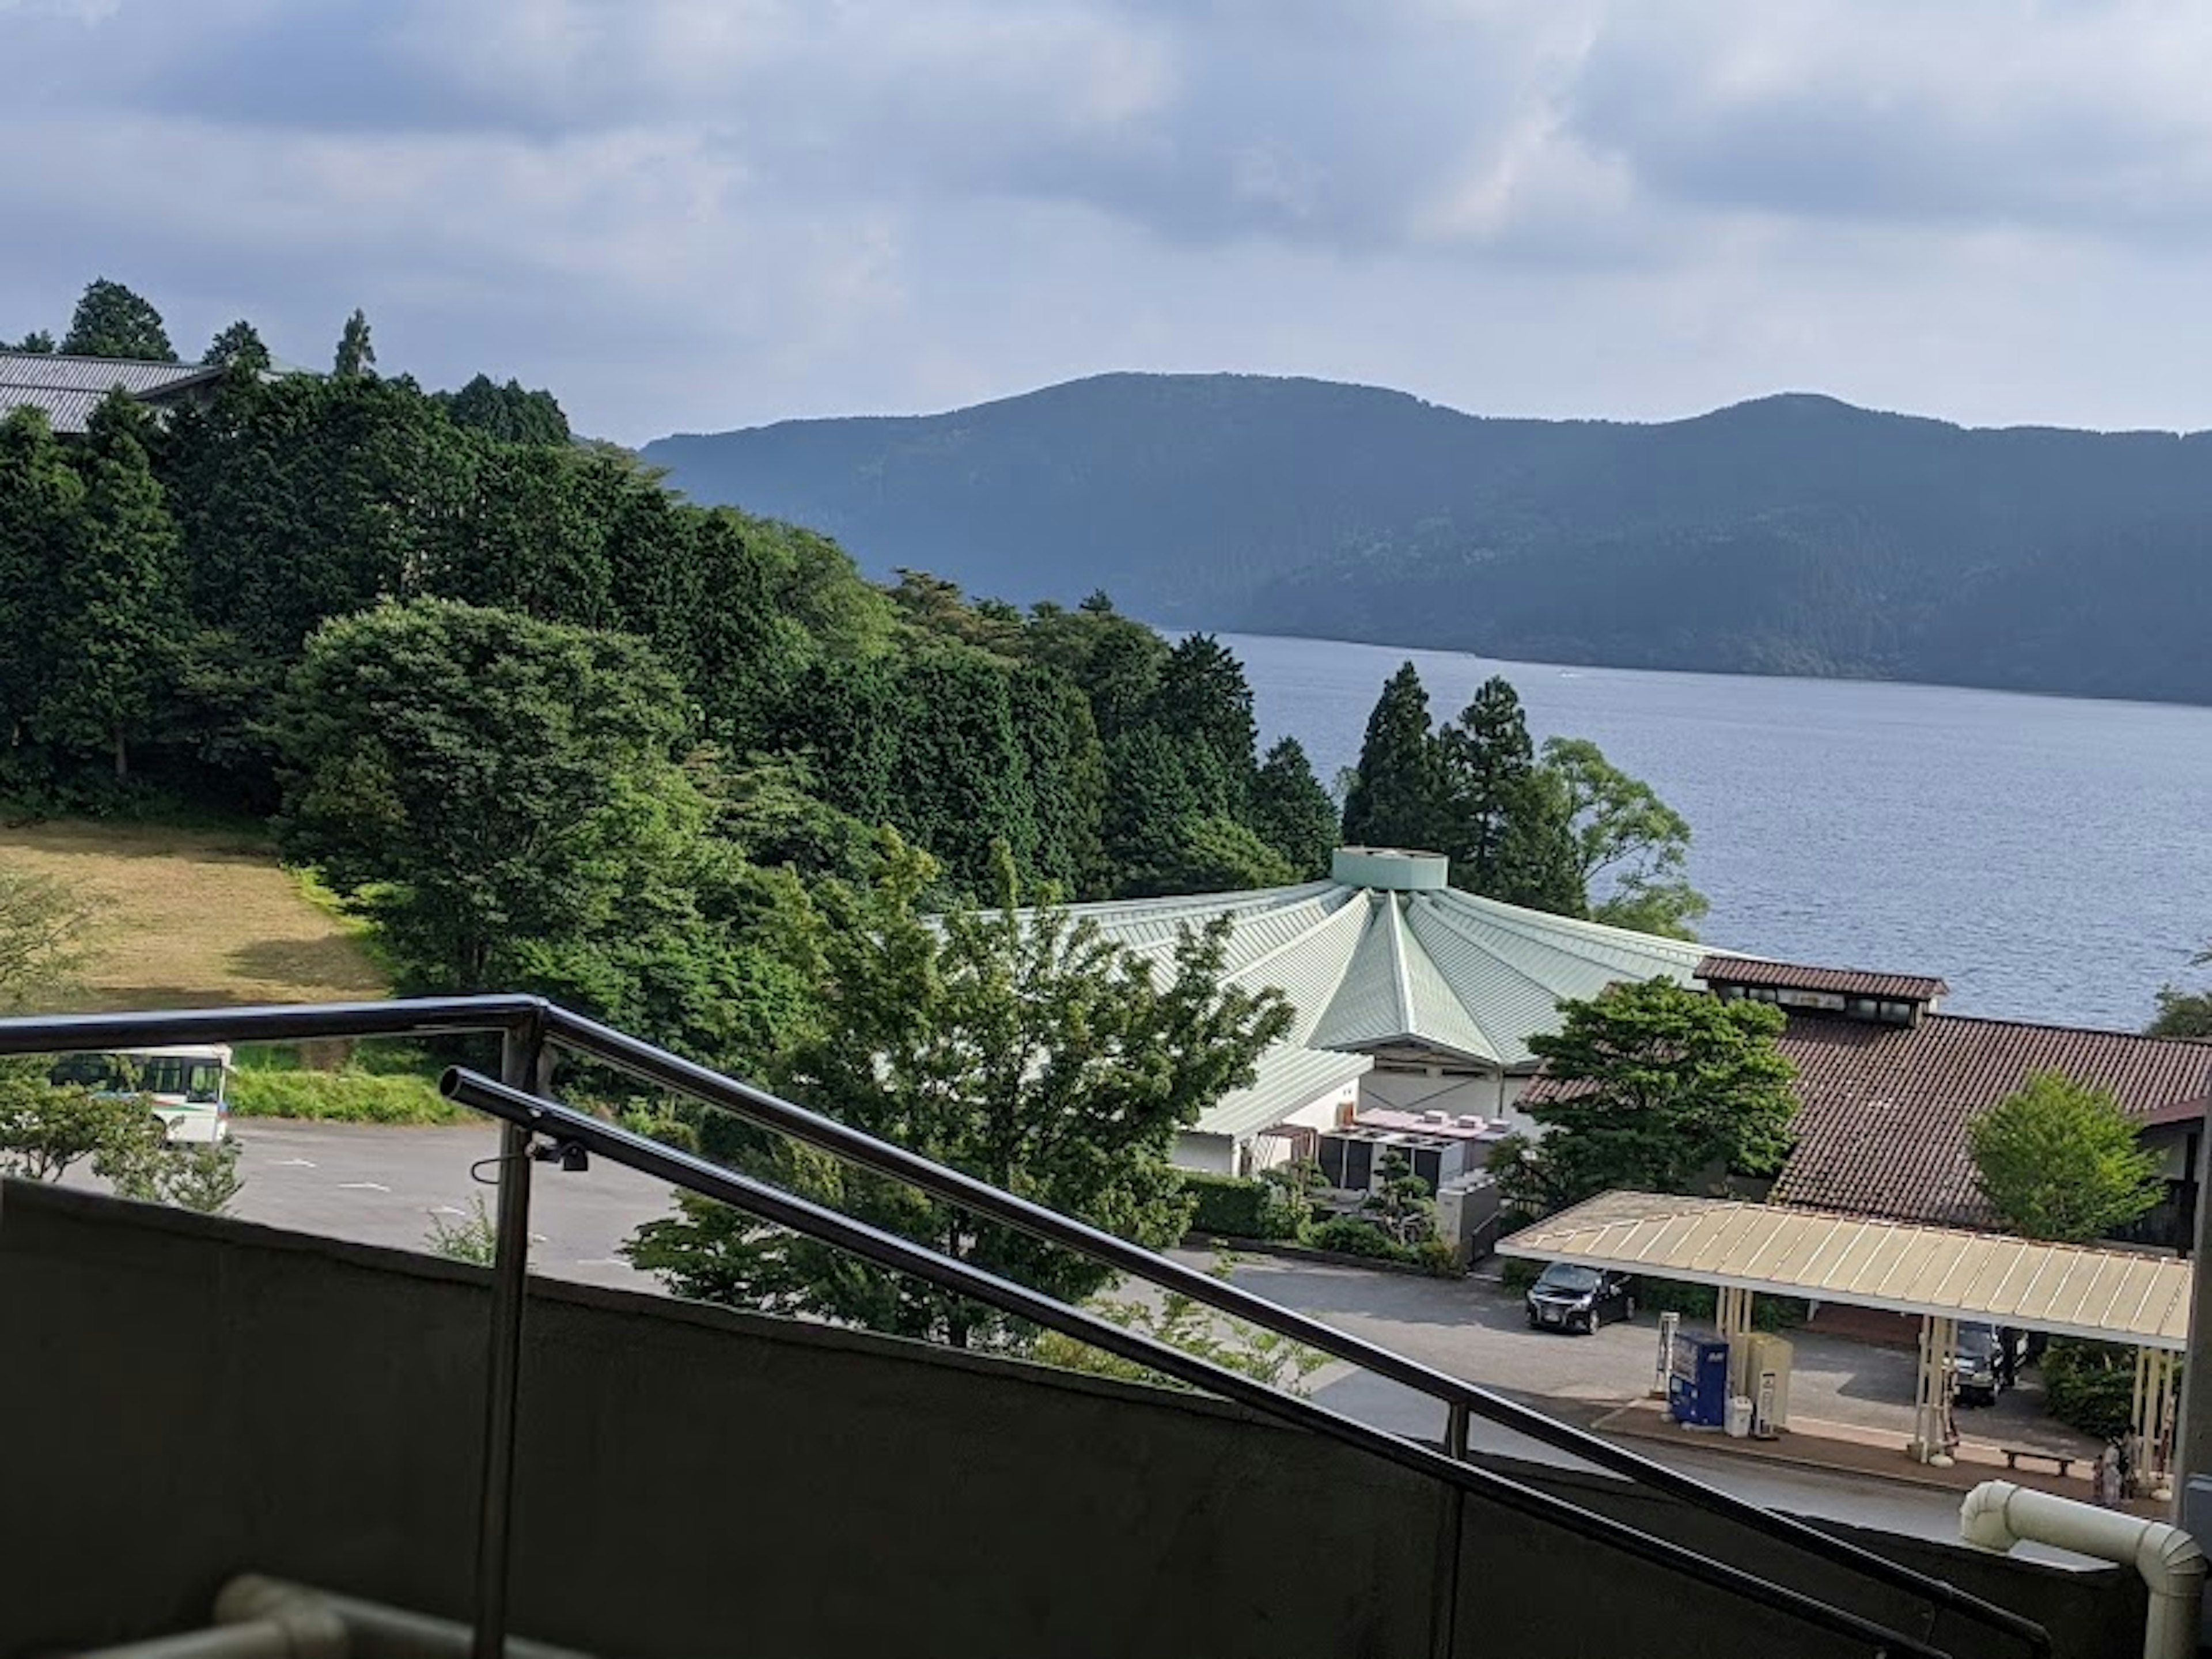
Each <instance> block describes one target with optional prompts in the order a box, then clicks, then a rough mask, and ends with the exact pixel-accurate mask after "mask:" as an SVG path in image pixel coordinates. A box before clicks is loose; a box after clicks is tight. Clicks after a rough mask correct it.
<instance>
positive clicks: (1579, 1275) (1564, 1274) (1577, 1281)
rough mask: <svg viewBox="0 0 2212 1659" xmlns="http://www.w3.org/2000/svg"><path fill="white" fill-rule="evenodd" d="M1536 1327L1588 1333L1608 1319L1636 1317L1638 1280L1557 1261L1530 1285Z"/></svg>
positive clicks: (1531, 1322) (1530, 1315)
mask: <svg viewBox="0 0 2212 1659" xmlns="http://www.w3.org/2000/svg"><path fill="white" fill-rule="evenodd" d="M1635 1317H1636V1281H1635V1280H1634V1279H1631V1278H1629V1277H1628V1275H1627V1274H1626V1273H1601V1272H1600V1271H1599V1270H1598V1269H1596V1268H1595V1267H1574V1266H1572V1265H1571V1264H1570V1263H1567V1262H1565V1261H1554V1262H1553V1263H1552V1264H1551V1265H1550V1266H1549V1267H1546V1268H1545V1269H1544V1271H1543V1272H1542V1273H1541V1274H1540V1275H1538V1277H1537V1279H1536V1282H1535V1283H1534V1285H1530V1286H1529V1287H1528V1326H1529V1328H1530V1329H1532V1330H1540V1329H1541V1330H1558V1331H1580V1332H1582V1333H1583V1335H1585V1336H1587V1335H1589V1334H1590V1333H1591V1332H1593V1331H1595V1330H1596V1329H1597V1328H1598V1327H1599V1326H1601V1325H1602V1324H1603V1323H1605V1322H1606V1321H1607V1320H1608V1319H1633V1318H1635Z"/></svg>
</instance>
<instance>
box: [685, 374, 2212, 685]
mask: <svg viewBox="0 0 2212 1659" xmlns="http://www.w3.org/2000/svg"><path fill="white" fill-rule="evenodd" d="M644 454H645V457H646V459H647V460H648V461H651V462H653V464H655V465H659V466H663V467H665V468H666V469H668V471H669V473H670V475H671V482H672V483H675V484H676V485H677V486H678V487H679V488H681V489H684V490H685V491H687V492H688V493H689V494H690V495H692V496H693V497H694V498H696V499H698V500H701V501H717V502H732V503H737V504H740V505H742V506H744V507H746V508H747V509H748V510H750V511H752V512H755V513H765V514H769V515H771V516H774V517H778V518H787V519H793V520H798V521H799V522H801V523H804V524H806V525H810V526H814V527H816V528H818V529H821V530H823V531H826V532H829V533H830V534H833V535H835V536H836V537H837V538H839V539H840V540H841V541H842V542H843V543H844V544H845V545H846V546H847V548H848V550H851V552H852V553H853V554H854V556H855V557H856V558H858V559H859V560H860V562H861V564H862V566H863V567H864V568H866V569H868V570H870V571H871V572H872V573H875V574H888V573H889V572H890V571H891V570H893V569H895V568H918V569H925V570H927V571H930V572H932V573H933V574H936V575H939V576H942V577H945V578H948V579H950V580H953V581H957V582H958V583H959V584H960V585H961V586H963V587H964V588H966V589H968V590H969V592H972V593H975V594H977V595H979V596H983V597H991V598H998V599H1007V600H1011V601H1013V602H1015V603H1018V604H1028V603H1031V602H1034V601H1036V600H1040V599H1053V600H1057V601H1060V602H1061V603H1073V601H1075V600H1077V599H1081V598H1082V597H1084V596H1085V594H1087V593H1089V592H1092V591H1093V590H1096V589H1101V588H1103V589H1104V590H1106V591H1107V592H1109V593H1110V594H1111V595H1112V596H1113V598H1114V599H1115V601H1116V602H1117V603H1118V604H1119V605H1121V608H1122V609H1123V610H1125V611H1129V612H1131V613H1133V614H1134V615H1136V616H1139V617H1144V618H1146V620H1148V621H1151V622H1154V623H1158V624H1160V625H1162V626H1164V627H1170V628H1206V629H1225V630H1235V631H1243V632H1253V633H1273V634H1290V635H1308V636H1312V637H1318V638H1328V639H1340V640H1360V641H1376V642H1386V643H1390V644H1396V645H1406V646H1425V647H1438V648H1444V649H1455V650H1467V651H1474V652H1478V653H1481V654H1483V655H1486V656H1492V657H1502V658H1508V659H1530V660H1537V661H1555V662H1574V663H1597V664H1607V665H1614V666H1623V667H1638V668H1678V669H1695V670H1707V671H1726V672H1742V673H1784V674H1816V675H1841V676H1850V677H1855V678H1875V679H1912V680H1923V681H1932V682H1939V683H1948V684H1968V685H1984V686H1994V687H2003V688H2008V689H2015V690H2037V691H2049V692H2060V693H2066V694H2071V695H2081V696H2126V697H2142V698H2151V699H2160V700H2169V701H2179V702H2212V653H2208V652H2207V651H2206V650H2205V649H2204V648H2203V636H2204V635H2205V632H2206V630H2207V627H2208V624H2212V562H2209V561H2208V556H2212V434H2204V433H2194V434H2188V435H2175V434H2172V433H2157V432H2129V433H2100V432H2083V431H2071V430H2065V429H2059V428H2030V427H2018V428H1965V427H1960V426H1954V425H1952V424H1950V423H1948V422H1942V421H1936V420H1929V419H1925V418H1921V417H1917V416H1905V415H1896V414H1886V413H1881V412H1877V411H1874V410H1864V409H1858V408H1855V407H1853V406H1851V405H1850V404H1844V403H1840V402H1838V401H1837V400H1835V399H1833V398H1826V397H1819V396H1811V395H1805V394H1788V395H1783V396H1778V397H1771V398H1759V399H1757V400H1755V401H1753V402H1750V403H1745V404H1736V405H1734V406H1732V407H1730V408H1727V409H1723V410H1716V411H1715V412H1713V413H1711V414H1709V415H1702V416H1697V417H1695V418H1693V419H1689V420H1682V421H1673V422H1658V423H1652V424H1636V423H1630V422H1607V421H1537V420H1518V419H1496V418H1489V417H1485V416H1474V415H1467V414H1462V413H1461V412H1460V411H1458V410H1452V409H1447V408H1444V407H1442V406H1440V405H1438V404H1430V403H1425V402H1423V401H1421V400H1420V399H1419V398H1413V397H1409V396H1407V395H1406V394H1404V393H1402V392H1389V391H1384V390H1380V389H1377V388H1374V387H1370V386H1349V385H1343V384H1339V383H1335V382H1330V381H1323V380H1286V379H1273V378H1267V377H1261V376H1255V375H1241V374H1204V375H1188V374H1170V375H1162V374H1106V375H1100V376H1097V377H1095V378H1092V379H1088V380H1076V381H1071V382H1069V383H1067V384H1066V385H1061V386H1050V387H1047V388H1045V389H1044V390H1042V391H1038V392H1030V393H1028V394H1026V395H1024V396H1021V397H1015V398H1005V399H1001V400H999V401H996V402H993V403H987V404H977V405H975V406H974V407H972V408H969V409H962V410H954V411H952V412H951V413H948V414H942V415H928V416H878V417H864V418H855V419H837V420H808V421H791V422H781V423H779V424H776V425H772V426H765V427H758V428H750V429H747V430H744V431H736V432H726V433H718V434H711V435H678V436H673V437H668V438H663V439H659V440H658V441H655V442H653V443H652V444H650V445H648V446H647V447H646V449H645V451H644Z"/></svg>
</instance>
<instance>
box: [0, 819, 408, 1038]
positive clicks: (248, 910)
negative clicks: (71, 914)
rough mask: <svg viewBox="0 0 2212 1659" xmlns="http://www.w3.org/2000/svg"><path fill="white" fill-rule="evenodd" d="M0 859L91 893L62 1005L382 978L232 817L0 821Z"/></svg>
mask: <svg viewBox="0 0 2212 1659" xmlns="http://www.w3.org/2000/svg"><path fill="white" fill-rule="evenodd" d="M0 862H4V863H6V864H9V865H12V866H15V867H17V868H20V869H24V870H29V871H33V872H37V873H38V874H40V875H48V876H56V877H58V878H61V879H62V880H64V881H67V882H70V883H71V884H75V885H76V886H78V887H80V888H82V889H83V890H85V891H86V892H87V893H88V895H90V896H92V897H93V898H94V900H95V901H96V902H98V904H99V906H100V911H101V918H100V922H99V924H98V926H97V927H96V929H95V931H94V935H93V937H92V939H91V940H90V946H91V949H90V959H89V960H88V963H86V965H85V968H84V970H83V972H82V974H81V975H79V983H78V985H77V987H76V990H75V992H74V993H73V994H71V995H70V996H69V997H68V998H67V999H66V1000H64V1001H62V1002H60V1003H58V1004H57V1006H64V1007H70V1008H92V1009H99V1008H160V1007H177V1006H200V1007H205V1006H213V1005H216V1004H226V1003H228V1004H235V1003H247V1002H319V1001H331V1000H343V999H359V998H362V997H380V996H384V995H386V994H388V993H389V992H390V990H391V987H390V986H389V985H388V984H387V983H386V981H385V979H384V976H383V975H382V974H381V973H380V972H379V971H378V969H377V967H376V965H375V963H374V962H373V961H372V960H371V959H370V957H369V956H368V952H367V951H365V950H363V949H362V944H361V941H360V939H359V938H358V937H357V936H356V934H355V933H353V932H352V931H351V930H349V928H348V927H347V925H346V924H345V922H344V921H343V920H341V919H340V918H338V917H336V916H333V915H331V914H330V913H329V912H327V911H325V910H324V909H322V908H319V907H318V906H317V905H315V904H314V903H313V902H310V901H309V900H308V899H307V897H305V896H303V895H302V894H301V890H300V887H299V884H297V883H296V882H295V880H294V879H293V878H292V877H291V876H289V875H288V874H287V873H286V872H284V871H283V869H282V868H281V867H280V866H278V865H277V862H276V854H275V853H274V852H273V851H271V849H270V847H269V845H268V843H267V842H264V841H262V840H260V839H258V838H257V837H255V836H252V835H251V834H250V833H248V832H246V831H243V830H220V829H216V830H210V829H173V828H170V827H167V826H166V825H161V824H148V823H103V822H96V821H89V820H83V819H58V820H54V821H51V822H47V823H33V824H25V825H21V826H15V825H0Z"/></svg>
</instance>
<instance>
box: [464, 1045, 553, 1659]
mask: <svg viewBox="0 0 2212 1659" xmlns="http://www.w3.org/2000/svg"><path fill="white" fill-rule="evenodd" d="M546 1059H547V1051H546V1048H545V1037H544V1022H543V1021H542V1020H540V1019H538V1018H535V1017H532V1018H529V1019H526V1020H524V1021H521V1022H520V1023H519V1024H516V1025H515V1026H513V1027H511V1028H510V1029H509V1030H507V1031H506V1032H504V1033H502V1034H501V1037H500V1048H499V1076H500V1081H501V1082H502V1083H504V1084H506V1085H507V1086H508V1087H509V1088H512V1089H520V1090H522V1091H524V1092H526V1093H528V1094H538V1093H540V1092H542V1091H544V1087H545V1085H546V1084H547V1082H548V1081H549V1079H548V1078H547V1076H546V1074H545V1073H546V1066H545V1061H546ZM530 1143H531V1134H530V1131H529V1130H527V1129H526V1128H524V1127H522V1126H521V1125H520V1124H517V1123H512V1122H502V1123H501V1125H500V1133H499V1151H500V1158H499V1219H498V1225H497V1230H496V1237H497V1241H498V1243H497V1249H496V1251H495V1255H493V1258H492V1287H491V1340H490V1347H489V1354H488V1355H487V1358H486V1362H485V1365H484V1434H483V1491H482V1492H481V1493H480V1495H479V1497H478V1499H477V1583H476V1590H477V1605H476V1626H475V1636H474V1640H473V1643H472V1644H471V1649H470V1654H471V1659H503V1656H504V1655H505V1653H506V1651H507V1578H508V1571H507V1569H508V1560H509V1557H510V1555H511V1553H512V1547H513V1536H514V1449H515V1426H516V1421H515V1419H516V1408H517V1407H518V1406H519V1405H520V1394H521V1383H522V1314H523V1307H524V1304H525V1303H526V1300H527V1299H528V1291H529V1275H530V1164H531V1158H530Z"/></svg>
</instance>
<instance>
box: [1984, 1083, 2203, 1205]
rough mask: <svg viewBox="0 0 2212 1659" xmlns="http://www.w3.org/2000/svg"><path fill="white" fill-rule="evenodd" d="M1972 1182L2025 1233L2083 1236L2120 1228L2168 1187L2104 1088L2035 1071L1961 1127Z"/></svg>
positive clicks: (2133, 1127) (2132, 1127)
mask: <svg viewBox="0 0 2212 1659" xmlns="http://www.w3.org/2000/svg"><path fill="white" fill-rule="evenodd" d="M1966 1145H1967V1148H1968V1150H1969V1151H1970V1152H1972V1154H1973V1159H1974V1183H1975V1185H1976V1186H1978V1188H1980V1189H1981V1192H1982V1195H1983V1196H1984V1198H1986V1199H1988V1200H1989V1201H1990V1207H1991V1208H1992V1209H1994V1210H1995V1211H1996V1212H1997V1217H1998V1218H1999V1219H2000V1220H2001V1221H2002V1223H2003V1224H2004V1225H2005V1226H2006V1227H2008V1229H2010V1230H2011V1231H2014V1232H2016V1233H2018V1234H2020V1235H2021V1237H2025V1238H2047V1239H2055V1240H2057V1241H2059V1242H2061V1243H2086V1242H2087V1241H2088V1240H2090V1239H2093V1238H2102V1237H2106V1236H2107V1235H2108V1234H2110V1233H2112V1231H2114V1230H2116V1229H2118V1228H2120V1227H2124V1226H2125V1225H2127V1224H2128V1223H2129V1222H2130V1221H2133V1220H2135V1219H2136V1218H2137V1217H2138V1216H2141V1215H2142V1214H2143V1213H2144V1212H2147V1211H2148V1210H2149V1209H2150V1208H2151V1207H2152V1206H2154V1205H2155V1204H2156V1203H2157V1202H2158V1200H2159V1199H2160V1197H2161V1196H2163V1194H2164V1192H2165V1183H2164V1182H2162V1181H2161V1180H2160V1178H2159V1164H2158V1159H2157V1158H2155V1157H2154V1156H2153V1155H2152V1154H2151V1153H2149V1152H2146V1151H2145V1150H2144V1149H2143V1146H2142V1142H2141V1141H2140V1140H2138V1139H2137V1138H2136V1127H2135V1125H2134V1124H2133V1123H2131V1122H2130V1121H2128V1116H2127V1114H2126V1113H2125V1112H2124V1111H2123V1110H2121V1109H2120V1103H2119V1102H2118V1100H2117V1099H2116V1098H2115V1097H2113V1095H2112V1091H2110V1090H2107V1089H2100V1088H2095V1087H2093V1086H2091V1085H2087V1084H2083V1083H2076V1082H2075V1081H2074V1079H2071V1078H2069V1077H2068V1076H2067V1075H2066V1074H2065V1073H2063V1072H2056V1071H2051V1072H2038V1073H2034V1074H2033V1076H2031V1077H2030V1078H2029V1079H2027V1082H2026V1083H2024V1084H2022V1085H2021V1086H2020V1087H2019V1088H2018V1089H2016V1090H2015V1091H2013V1092H2012V1093H2010V1094H2008V1095H2007V1096H2006V1097H2004V1098H2003V1099H2002V1100H2001V1101H1999V1102H1998V1103H1996V1105H1994V1106H1992V1107H1990V1109H1989V1110H1987V1111H1986V1112H1984V1113H1983V1114H1982V1115H1980V1116H1979V1117H1978V1118H1976V1119H1975V1120H1974V1121H1972V1123H1971V1124H1969V1125H1968V1126H1967V1127H1966Z"/></svg>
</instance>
